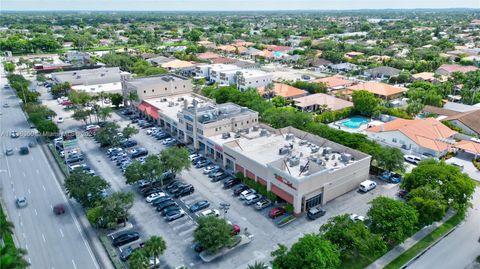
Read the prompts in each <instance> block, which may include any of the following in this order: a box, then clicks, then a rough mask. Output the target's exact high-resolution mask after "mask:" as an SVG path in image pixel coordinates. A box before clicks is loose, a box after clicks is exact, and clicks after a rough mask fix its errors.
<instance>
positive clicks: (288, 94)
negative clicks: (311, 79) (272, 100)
mask: <svg viewBox="0 0 480 269" xmlns="http://www.w3.org/2000/svg"><path fill="white" fill-rule="evenodd" d="M257 90H258V93H259V94H260V95H262V96H264V97H273V96H282V97H283V98H285V99H286V100H292V99H294V98H298V97H302V96H306V95H307V94H308V92H307V91H304V90H301V89H298V88H295V87H293V86H290V85H287V84H283V83H273V87H272V88H271V89H270V88H268V86H262V87H258V88H257Z"/></svg>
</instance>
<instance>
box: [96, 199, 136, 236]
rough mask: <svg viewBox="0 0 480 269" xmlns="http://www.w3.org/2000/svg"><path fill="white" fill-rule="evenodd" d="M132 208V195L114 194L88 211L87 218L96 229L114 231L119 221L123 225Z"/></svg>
mask: <svg viewBox="0 0 480 269" xmlns="http://www.w3.org/2000/svg"><path fill="white" fill-rule="evenodd" d="M132 206H133V193H131V192H114V193H113V194H112V195H110V196H108V197H106V198H105V199H102V200H99V201H98V202H97V203H96V204H95V207H93V208H90V209H88V211H87V218H88V220H89V221H90V222H91V223H92V224H95V225H96V227H100V228H109V229H114V228H115V227H116V226H117V223H118V222H119V221H120V220H121V221H123V223H125V222H126V221H127V219H128V211H129V210H130V208H132Z"/></svg>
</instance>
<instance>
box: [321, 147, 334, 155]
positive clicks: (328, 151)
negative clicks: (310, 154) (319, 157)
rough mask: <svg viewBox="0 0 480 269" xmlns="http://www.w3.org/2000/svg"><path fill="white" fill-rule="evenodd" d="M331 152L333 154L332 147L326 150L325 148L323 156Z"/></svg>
mask: <svg viewBox="0 0 480 269" xmlns="http://www.w3.org/2000/svg"><path fill="white" fill-rule="evenodd" d="M331 152H332V148H331V147H325V148H323V155H327V154H330V153H331Z"/></svg>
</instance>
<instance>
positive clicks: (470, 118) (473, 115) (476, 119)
mask: <svg viewBox="0 0 480 269" xmlns="http://www.w3.org/2000/svg"><path fill="white" fill-rule="evenodd" d="M444 120H445V121H448V122H450V123H452V124H453V125H455V126H457V127H459V128H461V129H462V130H463V131H464V132H465V133H466V134H469V135H474V136H478V137H480V108H477V109H476V110H472V111H466V112H461V113H458V114H456V115H453V116H449V117H448V118H446V119H444Z"/></svg>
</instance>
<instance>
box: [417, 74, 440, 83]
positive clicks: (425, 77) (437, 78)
mask: <svg viewBox="0 0 480 269" xmlns="http://www.w3.org/2000/svg"><path fill="white" fill-rule="evenodd" d="M412 77H413V79H414V80H423V81H428V82H431V83H440V82H445V81H446V80H447V78H446V77H445V76H442V75H435V73H433V72H421V73H417V74H413V75H412Z"/></svg>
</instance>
